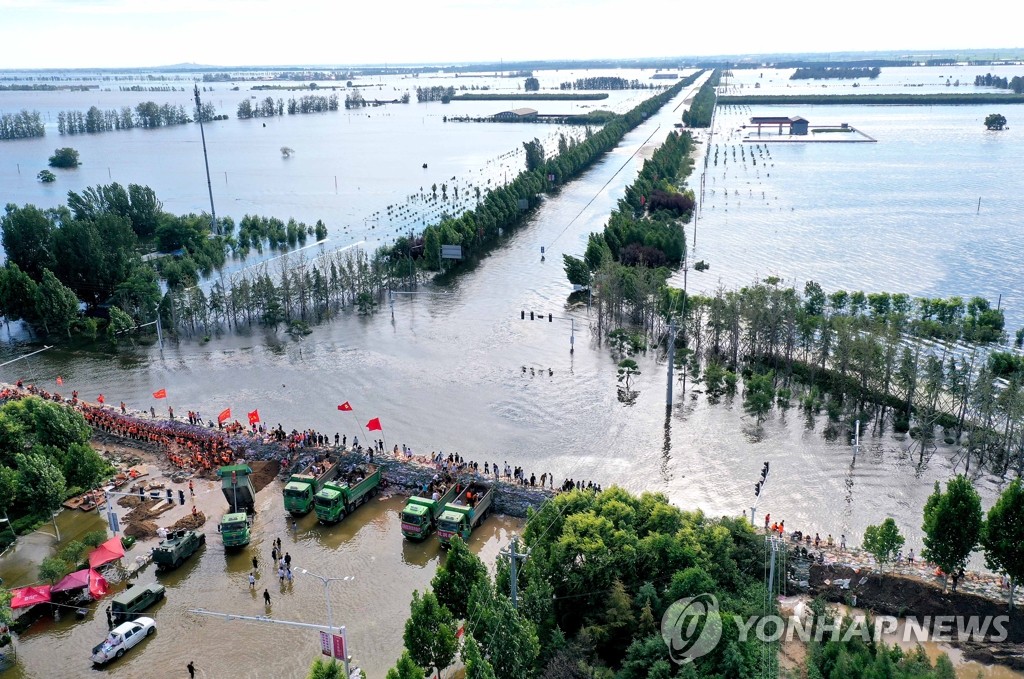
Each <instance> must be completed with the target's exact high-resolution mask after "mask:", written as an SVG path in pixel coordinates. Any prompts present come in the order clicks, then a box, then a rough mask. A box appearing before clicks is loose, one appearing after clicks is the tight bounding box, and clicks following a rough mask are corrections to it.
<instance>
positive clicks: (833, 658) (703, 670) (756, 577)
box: [311, 488, 951, 679]
mask: <svg viewBox="0 0 1024 679" xmlns="http://www.w3.org/2000/svg"><path fill="white" fill-rule="evenodd" d="M523 536H524V538H525V541H526V547H527V548H528V549H529V555H530V556H529V558H528V559H527V560H526V561H525V563H524V564H523V565H522V566H521V567H520V568H519V569H518V571H517V574H516V585H517V590H518V595H517V599H516V602H515V603H513V601H512V600H511V599H510V597H509V596H508V595H507V594H506V592H508V591H509V590H510V585H511V572H510V568H509V567H508V564H507V563H505V562H503V561H499V563H498V568H497V572H496V574H495V576H494V577H493V578H492V577H490V576H489V574H488V570H487V568H486V566H485V565H484V564H483V563H482V562H481V561H480V559H479V558H478V557H476V556H475V555H473V554H472V553H471V552H470V551H469V550H468V549H467V548H466V546H465V545H464V544H463V543H462V542H461V541H460V540H458V539H457V538H456V539H455V540H454V541H453V544H452V546H451V549H450V550H449V553H448V555H447V558H446V561H445V563H444V565H443V566H442V567H441V568H439V569H438V571H437V574H436V575H435V576H434V579H433V580H432V581H431V587H430V589H428V590H427V591H425V592H423V593H420V592H416V593H414V594H413V600H412V603H411V605H410V616H409V619H408V620H407V621H406V626H405V634H404V637H403V640H404V645H405V652H404V653H403V655H402V657H401V658H400V659H399V661H398V663H397V664H396V666H395V667H394V668H392V669H391V670H390V671H389V673H388V675H387V676H388V679H421V678H422V677H424V676H425V672H424V670H426V673H433V672H434V671H435V670H436V671H437V672H438V673H440V671H441V670H443V669H445V668H447V667H449V666H450V665H452V664H453V663H454V662H455V660H456V658H457V657H458V658H459V659H461V661H462V664H463V666H464V667H465V676H466V679H494V678H497V677H517V678H521V679H529V678H531V677H542V678H543V679H670V678H671V677H678V678H680V679H697V678H701V677H707V678H709V679H710V678H712V677H729V678H730V679H747V678H750V679H753V678H754V677H758V676H763V675H762V672H763V671H764V670H765V669H766V668H768V667H777V660H776V659H775V658H774V657H766V655H765V654H766V653H771V654H774V653H776V652H777V650H778V648H777V646H776V645H766V644H765V643H764V642H762V641H759V640H758V639H757V638H756V635H755V634H749V635H746V636H745V637H744V636H741V635H740V634H739V630H740V628H741V626H748V625H750V623H752V622H753V623H754V624H755V625H756V624H757V621H758V620H760V619H761V618H762V617H763V616H768V615H775V614H776V613H777V611H776V607H775V603H774V597H771V596H768V595H767V594H768V593H767V592H766V590H765V585H764V570H765V559H764V553H765V552H764V546H763V538H762V537H760V536H757V535H756V534H755V533H754V532H753V530H752V529H751V527H750V525H749V524H748V523H747V522H746V521H744V520H742V519H731V518H726V517H723V518H720V519H710V518H708V517H706V516H705V515H703V514H702V513H700V512H699V511H698V512H685V511H682V510H680V509H678V508H677V507H675V506H673V505H671V504H669V502H668V501H667V500H666V498H665V497H664V496H661V495H655V494H650V493H645V494H644V495H642V496H640V497H636V496H633V495H630V494H628V493H626V492H625V491H623V490H621V489H619V488H611V489H609V490H607V491H605V492H603V493H601V494H594V493H589V492H583V491H574V492H572V493H565V494H562V495H559V496H558V497H556V498H555V499H553V500H552V501H550V502H549V503H547V504H546V505H544V506H543V507H542V508H541V509H540V511H539V512H537V513H535V514H531V517H530V519H529V521H528V522H527V525H526V528H525V529H524V532H523ZM709 595H710V596H713V597H714V599H715V600H716V601H717V604H718V616H719V620H720V631H721V639H720V641H719V642H718V643H717V645H715V646H714V647H713V648H712V649H711V650H710V652H708V653H707V654H705V655H703V656H700V657H697V658H694V659H693V660H692V662H682V663H678V662H676V661H675V660H674V659H673V656H672V654H671V652H670V647H669V641H670V640H673V641H674V640H675V639H677V637H682V642H683V643H685V642H686V641H689V640H693V639H695V638H697V637H698V636H699V635H700V633H701V632H702V631H703V629H702V626H703V625H705V624H707V618H704V619H703V620H702V619H700V618H686V619H677V618H678V612H679V611H680V610H682V607H681V605H680V604H678V603H676V602H679V601H680V600H685V599H688V598H694V597H703V598H704V600H707V598H708V597H709ZM673 606H674V607H673ZM812 610H813V612H815V613H817V614H819V615H824V614H825V613H826V611H825V610H824V607H823V604H822V603H821V602H820V601H819V602H816V603H815V605H814V606H813V607H812ZM666 618H667V619H666ZM673 624H678V625H683V624H690V625H692V627H689V628H686V629H680V630H678V632H677V633H676V634H675V635H673V634H672V631H673V630H672V628H671V625H673ZM666 625H668V627H664V626H666ZM748 628H750V629H753V628H755V627H753V626H751V627H748ZM460 629H461V630H462V631H464V633H465V634H464V637H463V639H462V641H461V648H460V643H459V637H458V634H457V632H458V630H460ZM843 631H844V632H845V629H844V630H843ZM674 643H675V641H674ZM857 643H858V641H857V640H856V639H852V640H848V639H845V638H844V637H843V634H842V633H833V634H826V635H825V636H824V638H823V639H822V640H821V641H820V642H812V645H811V648H810V649H809V650H810V652H809V653H808V657H807V660H806V661H805V663H804V666H803V667H802V668H801V669H802V672H804V673H806V675H805V676H810V677H835V678H836V679H839V677H842V678H843V679H860V678H864V679H867V678H869V677H874V676H886V677H891V678H900V679H902V678H907V679H909V678H911V677H912V678H914V679H947V678H948V677H950V675H949V674H948V669H947V668H951V665H950V663H949V661H948V658H945V656H941V657H940V659H939V661H938V663H937V664H936V665H935V666H934V667H933V665H932V664H931V663H930V662H929V661H928V660H927V656H923V655H922V653H923V651H920V650H917V651H911V652H908V653H905V654H904V653H903V652H902V651H900V650H898V649H889V648H887V647H885V646H884V645H883V644H880V643H878V642H874V641H873V640H872V641H870V642H868V643H869V644H870V645H869V646H868V648H867V649H866V651H867V652H864V650H862V649H860V648H858V647H857V646H856V644H857ZM682 650H683V649H682V648H679V647H674V648H673V651H676V652H678V651H682ZM861 656H863V657H861ZM876 659H877V660H876ZM876 662H877V663H879V664H881V665H884V666H887V667H889V668H890V671H889V673H888V674H884V675H875V674H871V673H870V670H869V669H867V668H868V667H869V666H871V665H874V664H875V663H876ZM837 666H838V667H839V668H841V669H842V670H843V671H844V672H845V673H843V674H840V673H838V670H837V669H836V667H837ZM311 676H312V675H311Z"/></svg>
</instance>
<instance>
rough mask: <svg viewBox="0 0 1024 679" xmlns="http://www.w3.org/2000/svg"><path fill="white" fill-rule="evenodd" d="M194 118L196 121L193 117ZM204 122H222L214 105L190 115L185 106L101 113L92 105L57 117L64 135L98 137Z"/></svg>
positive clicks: (125, 108)
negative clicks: (85, 109)
mask: <svg viewBox="0 0 1024 679" xmlns="http://www.w3.org/2000/svg"><path fill="white" fill-rule="evenodd" d="M193 116H194V118H193ZM200 117H201V118H202V119H203V121H204V122H207V121H210V120H215V119H219V118H218V117H217V109H216V108H215V107H214V105H213V104H211V103H208V102H207V103H205V104H203V107H202V110H201V111H199V110H193V111H192V115H191V116H190V115H189V113H188V112H186V111H185V107H184V106H182V105H180V104H179V105H177V106H174V105H172V104H163V105H160V104H157V103H156V102H153V101H144V102H142V103H140V104H138V105H137V106H136V107H135V108H134V109H133V108H131V107H130V106H123V107H121V108H120V109H119V110H118V109H107V110H101V109H99V108H97V107H96V106H92V107H90V108H89V110H87V111H84V112H83V111H60V112H59V113H58V114H57V132H59V133H60V134H62V135H64V134H96V133H97V132H111V131H114V130H130V129H133V128H136V127H143V128H147V129H151V128H156V127H168V126H171V125H185V124H187V123H191V122H193V119H195V120H198V119H199V118H200Z"/></svg>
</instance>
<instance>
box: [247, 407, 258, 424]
mask: <svg viewBox="0 0 1024 679" xmlns="http://www.w3.org/2000/svg"><path fill="white" fill-rule="evenodd" d="M259 421H260V411H259V410H258V409H257V410H254V411H252V412H251V413H249V424H257V423H258V422H259Z"/></svg>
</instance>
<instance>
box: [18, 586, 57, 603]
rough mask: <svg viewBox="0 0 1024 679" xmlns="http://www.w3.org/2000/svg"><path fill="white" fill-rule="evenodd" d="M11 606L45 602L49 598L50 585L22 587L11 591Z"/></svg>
mask: <svg viewBox="0 0 1024 679" xmlns="http://www.w3.org/2000/svg"><path fill="white" fill-rule="evenodd" d="M11 594H13V595H14V596H13V597H12V598H11V608H28V607H29V606H35V605H36V604H45V603H46V602H48V601H49V600H50V586H49V585H40V586H39V587H22V588H21V589H16V590H13V591H12V592H11Z"/></svg>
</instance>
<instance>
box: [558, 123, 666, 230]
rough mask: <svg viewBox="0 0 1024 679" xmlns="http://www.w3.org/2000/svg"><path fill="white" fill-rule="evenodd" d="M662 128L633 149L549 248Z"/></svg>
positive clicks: (658, 127) (659, 126) (656, 129)
mask: <svg viewBox="0 0 1024 679" xmlns="http://www.w3.org/2000/svg"><path fill="white" fill-rule="evenodd" d="M660 129H661V125H658V126H657V127H656V128H654V132H651V134H650V136H648V137H647V139H644V141H643V143H642V144H640V145H639V146H637V147H636V151H633V153H631V154H630V156H629V158H626V162H624V163H623V164H622V166H621V167H619V169H618V170H616V171H615V174H613V175H612V176H611V177H609V178H608V181H606V182H605V183H604V186H602V187H601V188H600V189H598V190H597V193H595V194H594V197H593V198H591V199H590V200H589V201H588V202H587V204H586V205H584V206H583V209H582V210H580V211H579V213H577V215H576V216H575V217H573V218H572V220H570V221H569V223H568V224H566V225H565V228H564V229H562V230H561V232H559V234H558V235H557V236H555V238H554V240H552V241H551V242H550V243H549V244H548V248H550V247H551V246H552V245H554V244H555V241H557V240H558V239H559V238H561V237H562V235H563V234H564V233H565V232H566V231H568V229H569V227H570V226H572V225H573V222H575V221H576V220H577V219H579V218H580V215H582V214H583V213H584V212H586V210H587V208H588V207H590V205H591V203H593V202H594V201H595V200H597V197H598V196H600V195H601V192H602V191H604V190H605V189H606V188H608V185H609V184H611V183H612V180H613V179H615V177H617V176H618V174H619V173H620V172H622V170H623V169H625V167H626V165H628V164H629V161H631V160H633V156H635V155H636V154H638V153H640V149H642V148H643V147H644V145H646V144H647V142H649V141H650V140H651V137H653V136H654V135H655V134H656V133H657V132H658V130H660Z"/></svg>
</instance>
